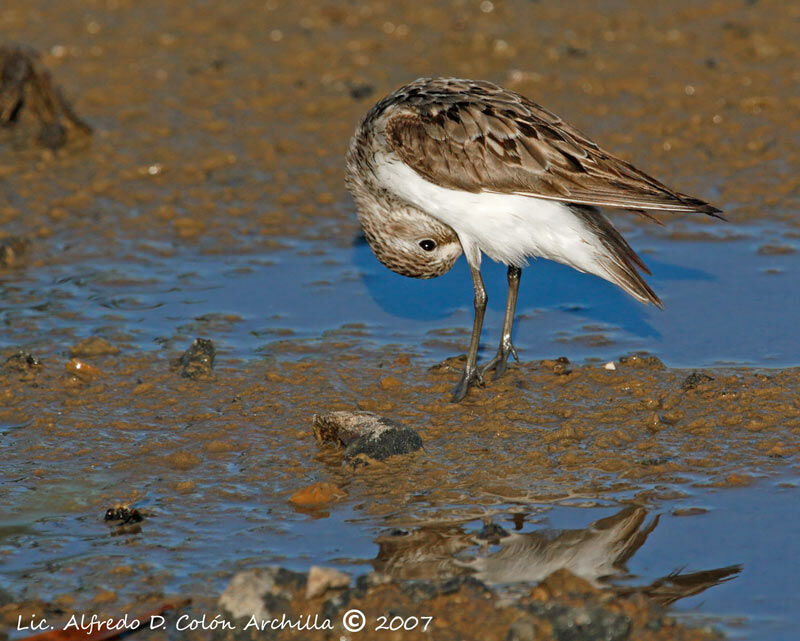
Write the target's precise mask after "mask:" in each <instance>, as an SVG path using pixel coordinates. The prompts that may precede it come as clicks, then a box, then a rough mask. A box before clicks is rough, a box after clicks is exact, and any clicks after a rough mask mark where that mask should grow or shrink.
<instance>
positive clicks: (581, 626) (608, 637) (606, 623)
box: [527, 601, 632, 641]
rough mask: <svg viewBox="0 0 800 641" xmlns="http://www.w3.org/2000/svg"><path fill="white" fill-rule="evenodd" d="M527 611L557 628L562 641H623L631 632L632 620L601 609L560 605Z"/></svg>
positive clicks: (549, 603) (532, 606)
mask: <svg viewBox="0 0 800 641" xmlns="http://www.w3.org/2000/svg"><path fill="white" fill-rule="evenodd" d="M527 609H528V610H529V611H530V612H531V614H533V615H534V616H536V617H538V618H540V619H544V620H545V621H548V622H549V623H550V625H552V626H553V638H555V639H557V640H558V641H598V640H599V639H602V640H603V641H623V640H624V639H628V638H629V636H630V632H631V625H632V622H631V619H630V618H629V617H627V616H625V615H624V614H616V613H614V612H610V611H608V610H606V609H605V608H601V607H597V606H583V607H571V606H569V605H567V604H565V603H561V602H558V601H547V602H544V603H536V602H534V603H532V604H530V605H528V606H527Z"/></svg>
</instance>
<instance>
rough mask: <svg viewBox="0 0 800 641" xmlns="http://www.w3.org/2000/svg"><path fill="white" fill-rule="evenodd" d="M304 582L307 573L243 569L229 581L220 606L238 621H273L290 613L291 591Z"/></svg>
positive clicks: (279, 569)
mask: <svg viewBox="0 0 800 641" xmlns="http://www.w3.org/2000/svg"><path fill="white" fill-rule="evenodd" d="M305 582H306V576H305V575H304V574H299V573H297V572H292V571H290V570H284V569H283V568H279V567H267V568H256V569H253V570H244V571H242V572H239V573H237V574H235V575H234V576H233V578H232V579H231V580H230V583H228V586H227V587H226V588H225V590H223V592H222V594H221V595H220V597H219V605H220V607H221V608H223V609H224V610H226V611H227V612H229V613H230V614H231V615H232V616H233V618H235V619H239V618H243V617H244V618H250V617H251V616H255V617H256V618H257V619H259V620H262V619H263V620H266V619H270V618H272V616H274V615H275V614H277V615H278V616H280V614H281V613H282V612H287V611H288V608H289V600H290V599H291V598H292V590H293V589H298V588H299V586H301V585H303V584H305Z"/></svg>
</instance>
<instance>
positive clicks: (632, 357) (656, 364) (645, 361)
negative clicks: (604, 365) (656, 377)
mask: <svg viewBox="0 0 800 641" xmlns="http://www.w3.org/2000/svg"><path fill="white" fill-rule="evenodd" d="M619 363H620V365H625V366H627V367H634V368H636V369H654V370H662V369H667V366H666V365H664V363H663V362H662V361H661V359H660V358H659V357H658V356H653V355H652V354H647V353H645V352H637V353H636V354H628V355H627V356H622V357H620V359H619Z"/></svg>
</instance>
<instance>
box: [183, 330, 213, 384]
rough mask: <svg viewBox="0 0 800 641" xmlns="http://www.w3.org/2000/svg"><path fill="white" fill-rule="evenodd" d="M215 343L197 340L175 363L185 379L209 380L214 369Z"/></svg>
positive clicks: (205, 339) (201, 339) (204, 339)
mask: <svg viewBox="0 0 800 641" xmlns="http://www.w3.org/2000/svg"><path fill="white" fill-rule="evenodd" d="M216 353H217V352H216V350H215V349H214V343H213V342H212V341H211V340H210V339H208V338H195V339H194V342H193V343H192V344H191V346H190V347H189V349H187V350H186V351H185V352H184V353H183V354H182V355H181V356H180V357H179V358H177V359H175V360H174V361H173V365H174V366H175V367H178V368H180V374H181V376H183V377H184V378H194V379H201V378H208V377H210V376H211V374H212V370H213V369H214V358H215V356H216Z"/></svg>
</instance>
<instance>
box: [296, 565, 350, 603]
mask: <svg viewBox="0 0 800 641" xmlns="http://www.w3.org/2000/svg"><path fill="white" fill-rule="evenodd" d="M348 587H350V575H349V574H345V573H344V572H340V571H339V570H334V569H333V568H323V567H320V566H319V565H312V566H311V568H310V569H309V571H308V582H307V583H306V599H314V598H316V597H318V596H322V595H323V594H325V592H327V591H328V590H339V589H342V588H348Z"/></svg>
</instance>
